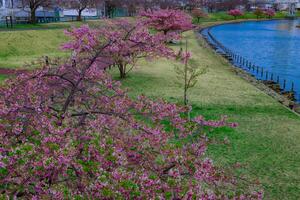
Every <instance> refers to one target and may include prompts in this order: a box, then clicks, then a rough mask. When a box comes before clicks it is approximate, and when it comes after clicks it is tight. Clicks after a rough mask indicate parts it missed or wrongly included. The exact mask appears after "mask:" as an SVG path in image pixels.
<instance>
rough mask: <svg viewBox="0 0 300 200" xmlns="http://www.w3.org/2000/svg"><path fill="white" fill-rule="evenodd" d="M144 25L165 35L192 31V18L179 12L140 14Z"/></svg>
mask: <svg viewBox="0 0 300 200" xmlns="http://www.w3.org/2000/svg"><path fill="white" fill-rule="evenodd" d="M140 16H141V17H143V18H144V21H145V24H146V25H147V26H149V27H151V28H154V29H155V30H157V31H160V32H163V33H164V34H165V35H167V34H170V33H174V32H183V31H187V30H191V29H193V25H192V18H191V16H190V15H188V14H186V13H185V12H183V11H181V10H172V9H160V10H148V11H145V12H141V13H140Z"/></svg>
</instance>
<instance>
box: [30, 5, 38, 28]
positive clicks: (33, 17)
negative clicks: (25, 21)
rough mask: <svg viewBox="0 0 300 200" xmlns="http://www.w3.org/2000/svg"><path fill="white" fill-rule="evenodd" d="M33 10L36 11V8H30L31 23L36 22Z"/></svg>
mask: <svg viewBox="0 0 300 200" xmlns="http://www.w3.org/2000/svg"><path fill="white" fill-rule="evenodd" d="M35 11H36V8H30V21H29V22H30V23H31V24H36V22H37V21H36V15H35Z"/></svg>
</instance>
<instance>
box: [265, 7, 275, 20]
mask: <svg viewBox="0 0 300 200" xmlns="http://www.w3.org/2000/svg"><path fill="white" fill-rule="evenodd" d="M264 14H265V15H266V16H267V17H268V18H269V19H271V18H272V17H274V16H275V10H273V9H271V8H269V9H266V10H265V11H264Z"/></svg>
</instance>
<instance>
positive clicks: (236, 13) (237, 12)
mask: <svg viewBox="0 0 300 200" xmlns="http://www.w3.org/2000/svg"><path fill="white" fill-rule="evenodd" d="M228 15H231V16H233V17H234V19H236V18H237V17H239V16H242V15H243V12H242V11H241V10H239V9H233V10H230V11H228Z"/></svg>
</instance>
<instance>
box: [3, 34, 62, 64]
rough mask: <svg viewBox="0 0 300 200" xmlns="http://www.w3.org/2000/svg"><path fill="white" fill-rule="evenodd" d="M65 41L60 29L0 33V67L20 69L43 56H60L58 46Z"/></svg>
mask: <svg viewBox="0 0 300 200" xmlns="http://www.w3.org/2000/svg"><path fill="white" fill-rule="evenodd" d="M65 40H66V37H65V36H64V34H63V30H62V29H58V30H28V31H5V32H0V41H2V42H0V67H4V68H20V67H22V65H23V64H24V62H29V61H31V60H34V59H35V58H38V57H42V56H44V55H48V56H54V57H55V56H61V55H63V54H64V53H62V52H60V51H59V46H60V44H61V43H62V42H63V41H65ZM3 41H4V42H3Z"/></svg>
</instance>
